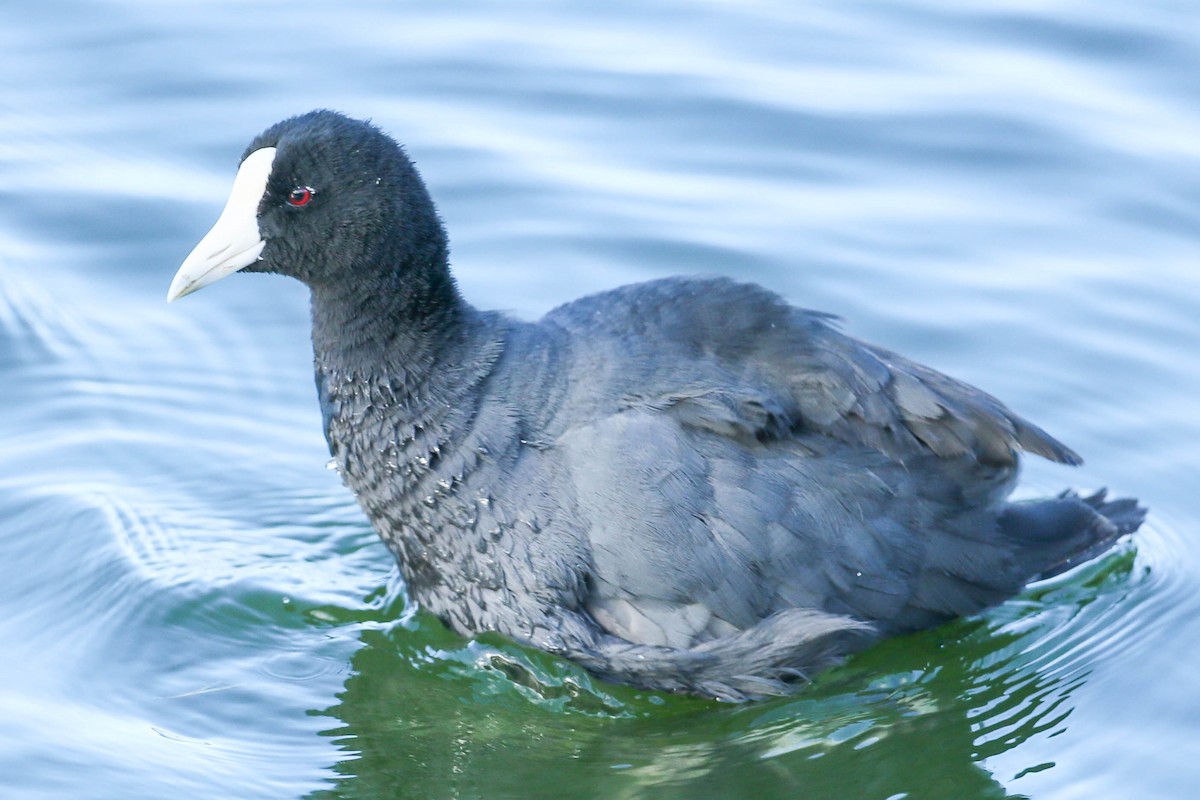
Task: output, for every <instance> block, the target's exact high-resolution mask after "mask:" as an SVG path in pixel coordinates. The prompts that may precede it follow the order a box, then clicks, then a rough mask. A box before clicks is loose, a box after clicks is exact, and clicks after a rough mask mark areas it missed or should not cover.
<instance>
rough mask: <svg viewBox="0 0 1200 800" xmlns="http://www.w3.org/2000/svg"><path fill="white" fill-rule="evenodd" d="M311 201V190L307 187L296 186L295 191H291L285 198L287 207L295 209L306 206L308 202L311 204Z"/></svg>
mask: <svg viewBox="0 0 1200 800" xmlns="http://www.w3.org/2000/svg"><path fill="white" fill-rule="evenodd" d="M312 199H313V190H312V189H309V188H308V187H307V186H297V187H296V188H295V189H292V191H290V192H289V193H288V196H287V201H288V205H289V206H295V207H296V208H300V207H301V206H306V205H308V204H309V203H310V202H312Z"/></svg>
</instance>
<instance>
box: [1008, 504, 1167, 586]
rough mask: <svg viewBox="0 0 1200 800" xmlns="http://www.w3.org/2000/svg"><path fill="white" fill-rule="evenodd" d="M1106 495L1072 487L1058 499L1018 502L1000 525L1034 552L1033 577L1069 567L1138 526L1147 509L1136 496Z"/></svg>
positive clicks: (1024, 548) (1025, 549)
mask: <svg viewBox="0 0 1200 800" xmlns="http://www.w3.org/2000/svg"><path fill="white" fill-rule="evenodd" d="M1106 496H1107V492H1106V491H1105V490H1104V489H1101V490H1100V491H1098V492H1096V493H1095V494H1093V495H1091V496H1090V497H1080V496H1079V495H1078V494H1076V493H1075V492H1072V491H1066V492H1063V493H1062V494H1060V495H1059V496H1058V497H1056V498H1054V499H1052V500H1032V501H1028V502H1022V503H1012V504H1010V505H1009V506H1008V508H1006V509H1005V510H1004V511H1003V513H1001V514H1000V530H1001V531H1003V532H1004V534H1005V536H1007V537H1008V538H1009V539H1011V540H1012V541H1014V542H1017V543H1018V544H1020V545H1021V548H1022V551H1023V552H1024V553H1027V554H1028V556H1029V559H1028V562H1029V564H1030V568H1031V570H1032V574H1031V576H1030V578H1029V579H1028V580H1031V581H1032V580H1041V579H1042V578H1052V577H1054V576H1055V575H1058V574H1060V573H1063V572H1066V571H1067V570H1069V569H1071V568H1072V567H1075V566H1078V565H1079V564H1082V563H1083V562H1085V561H1088V560H1090V559H1093V558H1095V557H1096V556H1098V555H1100V554H1101V553H1103V552H1104V551H1105V550H1107V549H1108V548H1110V547H1112V545H1113V543H1114V542H1115V541H1116V540H1117V539H1119V538H1121V537H1122V536H1125V535H1126V534H1129V533H1133V532H1134V531H1136V530H1137V529H1138V526H1140V525H1141V524H1142V520H1144V519H1145V518H1146V509H1145V508H1143V507H1142V506H1139V505H1138V502H1137V500H1134V499H1133V498H1129V497H1126V498H1122V499H1120V500H1107V499H1106Z"/></svg>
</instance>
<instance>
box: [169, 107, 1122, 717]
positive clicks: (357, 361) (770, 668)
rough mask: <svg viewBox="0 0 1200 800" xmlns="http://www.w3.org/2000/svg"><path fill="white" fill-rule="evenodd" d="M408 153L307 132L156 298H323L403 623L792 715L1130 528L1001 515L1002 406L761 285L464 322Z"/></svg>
mask: <svg viewBox="0 0 1200 800" xmlns="http://www.w3.org/2000/svg"><path fill="white" fill-rule="evenodd" d="M447 253H448V248H447V243H446V237H445V233H444V231H443V230H442V227H441V224H440V222H439V220H438V219H437V215H436V212H435V211H434V207H433V203H432V201H431V200H430V198H429V196H428V193H427V191H426V189H425V187H424V184H423V183H422V182H421V180H420V177H419V176H418V175H417V173H416V170H415V169H414V168H413V166H412V164H411V162H409V161H408V159H407V158H406V157H405V155H404V153H403V151H402V150H401V149H400V147H399V146H398V145H397V144H396V143H395V142H394V141H392V140H391V139H390V138H389V137H387V136H386V135H385V134H383V133H381V132H380V131H378V130H377V129H375V128H374V127H372V126H371V125H369V124H367V123H362V122H357V121H354V120H350V119H347V118H345V117H343V116H341V115H339V114H335V113H333V112H313V113H311V114H306V115H302V116H300V117H296V118H293V119H290V120H285V121H284V122H281V123H279V124H277V125H275V126H272V127H271V128H269V129H268V130H267V131H265V132H264V133H263V134H261V135H260V136H259V137H258V138H257V139H255V141H254V142H253V143H252V144H251V145H250V147H249V148H248V149H247V151H246V154H245V155H244V156H243V161H242V166H241V168H239V171H238V176H237V178H236V179H235V182H234V190H233V192H232V193H231V196H230V201H229V203H228V204H227V206H226V211H225V212H223V214H222V216H221V218H220V219H219V220H218V222H217V224H216V225H215V226H214V227H213V230H212V231H210V233H209V234H208V236H206V237H205V238H204V239H203V240H202V241H201V243H200V244H199V245H197V247H196V249H195V250H194V251H193V253H192V254H191V255H190V256H189V257H188V259H187V260H185V262H184V265H183V266H182V267H181V268H180V271H179V273H178V274H177V275H176V278H175V281H174V282H173V283H172V287H171V290H170V292H169V298H171V299H173V298H175V297H178V296H181V295H183V294H186V293H188V292H191V291H194V290H195V289H197V288H200V287H201V286H204V285H206V284H208V283H211V282H213V281H215V280H217V279H219V278H220V277H221V276H223V275H226V274H229V273H230V272H231V271H235V270H243V271H259V272H279V273H283V274H286V275H290V276H292V277H295V278H297V279H298V280H301V281H303V282H304V283H305V284H306V285H307V286H308V287H309V288H310V290H311V292H312V323H313V351H314V359H315V365H316V378H317V389H318V395H319V397H320V403H321V409H322V413H323V417H324V422H325V433H326V437H327V439H328V442H329V447H330V450H331V452H332V453H333V456H334V459H335V461H336V464H337V466H338V468H339V470H340V472H341V475H342V478H343V480H344V481H345V483H346V485H347V486H349V487H350V489H352V490H353V491H354V493H355V495H356V496H357V498H358V501H359V503H360V504H361V505H362V508H363V509H364V511H365V512H366V514H367V515H368V516H369V517H370V519H371V521H372V523H373V524H374V526H375V528H376V529H377V530H378V532H379V534H380V536H381V537H382V538H383V540H384V541H385V542H386V543H387V545H388V546H389V547H390V548H391V550H392V551H393V552H394V553H395V554H396V557H397V559H398V561H399V564H400V568H401V571H402V572H403V574H404V577H405V579H406V581H407V584H408V588H409V591H410V593H411V595H412V597H413V598H414V599H415V600H417V601H418V602H419V603H420V604H421V605H422V606H423V607H425V608H426V609H428V610H430V611H432V612H433V613H435V614H437V615H438V616H439V617H440V618H441V619H443V620H444V621H445V622H446V623H447V624H448V625H449V626H450V627H452V628H453V629H454V630H456V631H458V632H460V633H462V634H464V635H470V634H474V633H478V632H482V631H499V632H501V633H503V634H507V635H508V636H511V637H513V638H515V639H517V640H520V641H524V642H529V643H531V644H534V645H536V646H538V647H541V648H544V649H546V650H550V651H552V652H556V653H560V654H562V655H565V656H567V657H569V658H571V659H574V660H575V661H577V662H579V663H580V664H582V665H583V666H585V667H586V668H588V669H590V670H592V671H593V672H595V673H597V674H599V675H601V676H603V677H606V678H611V679H614V680H620V681H625V682H628V683H633V684H636V685H639V686H646V687H651V688H657V689H666V690H681V691H691V692H699V693H704V694H709V695H713V696H716V697H722V698H730V699H734V698H741V697H746V696H752V695H758V694H766V693H776V692H781V691H786V690H787V689H789V688H790V687H792V686H795V685H797V683H798V681H797V680H796V679H797V678H802V677H804V676H806V675H807V674H809V673H811V672H812V671H813V670H817V669H820V668H822V667H824V666H826V665H828V664H830V663H832V662H833V661H835V660H836V659H838V658H839V657H841V656H843V655H845V654H847V653H850V652H853V651H854V650H857V649H860V648H862V647H864V646H866V645H867V644H869V643H870V642H872V641H875V640H877V639H879V638H881V637H884V636H889V635H893V634H898V633H903V632H905V631H911V630H916V629H919V628H924V627H928V626H931V625H936V624H938V623H940V622H942V621H944V620H947V619H950V618H952V617H955V616H959V615H963V614H971V613H974V612H976V611H978V610H980V609H982V608H985V607H987V606H989V605H991V604H994V603H997V602H1000V601H1001V600H1003V599H1005V598H1007V597H1010V596H1012V595H1013V594H1015V593H1016V592H1018V591H1020V589H1021V588H1022V587H1023V586H1024V585H1025V584H1026V583H1027V582H1028V581H1030V580H1033V579H1036V578H1039V577H1045V576H1049V575H1053V574H1057V573H1058V572H1061V571H1062V570H1064V569H1067V568H1069V567H1071V566H1073V565H1075V564H1077V563H1079V562H1081V561H1083V560H1086V559H1088V558H1091V557H1092V556H1094V555H1096V554H1098V553H1100V552H1102V551H1103V550H1105V549H1106V548H1107V547H1109V546H1110V545H1111V544H1112V542H1113V541H1114V540H1115V539H1116V538H1117V537H1118V536H1120V535H1121V534H1123V533H1127V532H1130V531H1132V530H1134V529H1136V528H1137V526H1138V524H1139V523H1140V522H1141V520H1142V517H1143V515H1144V513H1145V512H1144V510H1143V509H1141V508H1140V507H1138V505H1137V504H1136V503H1135V502H1134V501H1132V500H1119V501H1107V500H1105V498H1104V494H1103V493H1098V494H1096V495H1094V496H1092V497H1089V498H1080V497H1078V496H1076V495H1073V494H1070V493H1064V494H1063V495H1060V496H1059V497H1057V498H1052V499H1047V500H1042V501H1036V502H1028V503H1020V504H1011V503H1009V502H1008V500H1007V497H1008V495H1009V492H1010V491H1011V489H1012V487H1013V484H1014V482H1015V480H1016V477H1017V468H1018V457H1019V453H1020V452H1021V451H1026V452H1030V453H1035V454H1038V455H1041V456H1044V457H1046V458H1049V459H1051V460H1053V461H1058V462H1062V463H1066V464H1075V463H1078V462H1079V458H1078V456H1076V455H1075V453H1073V452H1072V451H1071V450H1069V449H1068V448H1066V447H1065V446H1063V445H1062V444H1060V443H1058V442H1057V441H1055V440H1054V439H1053V438H1051V437H1050V436H1049V435H1047V434H1046V433H1045V432H1044V431H1042V430H1040V429H1039V428H1037V427H1035V426H1033V425H1031V424H1029V423H1028V422H1026V421H1024V420H1022V419H1021V418H1020V417H1018V416H1016V415H1015V414H1013V413H1012V412H1010V411H1009V410H1008V409H1006V408H1005V407H1004V406H1003V405H1002V404H1001V403H1000V402H999V401H997V400H996V399H995V398H993V397H991V396H990V395H987V394H985V393H983V392H981V391H979V390H977V389H975V388H973V387H970V386H967V385H966V384H963V383H960V382H958V381H955V380H953V379H951V378H948V377H946V376H945V375H942V374H941V373H938V372H936V371H934V370H931V369H929V368H927V367H923V366H921V365H919V364H916V363H913V362H911V361H908V360H906V359H904V358H902V357H900V356H898V355H896V354H894V353H890V352H888V351H886V350H882V349H880V348H876V347H872V346H870V345H867V344H865V343H863V342H860V341H857V340H855V339H852V338H850V337H848V336H845V335H843V334H842V333H841V332H840V331H839V330H838V329H837V328H836V327H835V325H834V321H833V319H832V318H831V317H830V316H828V315H825V314H820V313H817V312H812V311H804V310H800V309H797V308H794V307H792V306H790V305H788V304H787V303H785V302H784V301H783V300H782V299H780V298H779V297H778V296H776V295H774V294H772V293H770V292H768V291H766V290H764V289H761V288H758V287H756V286H751V285H746V284H739V283H735V282H732V281H729V280H724V279H682V278H676V279H668V280H661V281H655V282H652V283H645V284H640V285H635V286H628V287H624V288H621V289H617V290H615V291H611V292H606V293H603V294H598V295H594V296H591V297H587V298H584V299H582V300H578V301H576V302H573V303H569V304H567V305H564V306H562V307H560V308H558V309H555V310H554V311H552V312H550V313H549V314H547V315H546V317H545V318H543V319H542V320H540V321H539V322H536V323H528V322H520V321H517V320H514V319H511V318H509V317H506V316H503V315H500V314H495V313H487V312H481V311H477V310H475V309H474V308H472V307H471V306H470V305H468V304H467V303H466V302H465V301H464V300H463V299H462V297H461V295H460V294H459V293H458V291H457V288H456V287H455V285H454V282H453V279H452V278H451V277H450V273H449V265H448V255H447Z"/></svg>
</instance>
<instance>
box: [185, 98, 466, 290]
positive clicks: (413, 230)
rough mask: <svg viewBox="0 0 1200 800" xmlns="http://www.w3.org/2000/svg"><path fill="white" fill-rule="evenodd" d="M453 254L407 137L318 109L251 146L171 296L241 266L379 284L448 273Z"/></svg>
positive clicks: (314, 284)
mask: <svg viewBox="0 0 1200 800" xmlns="http://www.w3.org/2000/svg"><path fill="white" fill-rule="evenodd" d="M446 257H447V246H446V237H445V232H444V231H443V229H442V225H441V222H440V221H439V220H438V218H437V213H436V211H435V210H434V206H433V202H432V201H431V200H430V198H429V194H428V192H427V191H426V189H425V185H424V184H423V183H422V181H421V178H420V176H419V175H418V174H417V171H416V169H415V168H414V167H413V165H412V162H411V161H409V159H408V157H407V156H406V155H405V154H404V151H403V149H402V148H401V147H400V145H398V144H397V143H396V142H395V141H394V140H393V139H392V138H391V137H389V136H388V135H387V134H385V133H383V132H382V131H380V130H379V129H378V128H376V127H375V126H373V125H371V124H370V123H368V122H363V121H359V120H353V119H350V118H348V117H346V116H343V115H342V114H338V113H336V112H333V111H313V112H310V113H308V114H302V115H300V116H297V117H292V118H291V119H287V120H284V121H283V122H279V123H277V124H275V125H272V126H271V127H270V128H268V129H267V130H265V131H263V133H261V134H260V135H259V136H257V137H256V138H255V139H254V141H253V142H251V144H250V146H249V147H248V148H246V151H245V153H244V154H243V156H242V161H241V164H240V165H239V169H238V174H237V177H236V179H235V181H234V188H233V191H232V192H231V194H230V197H229V201H228V203H227V205H226V207H225V210H224V211H223V212H222V214H221V216H220V218H219V219H218V220H217V223H216V224H215V225H214V226H213V229H212V230H211V231H210V232H209V234H208V235H207V236H205V237H204V239H203V240H202V241H201V242H200V244H199V245H197V246H196V249H195V250H194V251H193V252H192V254H191V255H190V256H188V258H187V260H185V262H184V264H183V266H182V267H181V268H180V270H179V274H178V275H176V277H175V281H174V282H173V283H172V285H171V290H170V292H169V294H168V299H169V300H173V299H175V298H176V297H180V296H182V295H185V294H188V293H189V292H192V291H195V290H196V289H199V288H201V287H203V286H206V285H208V284H209V283H212V282H214V281H216V280H219V279H220V278H222V277H225V276H226V275H228V274H230V273H232V272H236V271H239V270H243V271H247V272H276V273H280V274H283V275H290V276H291V277H294V278H297V279H298V280H300V281H303V282H304V283H306V284H308V285H309V286H310V287H311V288H313V289H314V290H318V289H328V288H329V287H333V286H338V287H342V288H351V287H357V288H358V289H359V290H361V291H367V292H370V291H376V290H380V291H382V290H384V289H385V288H387V287H391V286H393V285H394V284H396V283H397V282H399V283H400V284H404V283H407V282H409V281H414V282H415V283H417V284H421V283H424V282H427V281H428V280H429V273H430V272H433V273H445V272H446V269H447V267H446ZM447 279H448V278H447Z"/></svg>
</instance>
